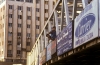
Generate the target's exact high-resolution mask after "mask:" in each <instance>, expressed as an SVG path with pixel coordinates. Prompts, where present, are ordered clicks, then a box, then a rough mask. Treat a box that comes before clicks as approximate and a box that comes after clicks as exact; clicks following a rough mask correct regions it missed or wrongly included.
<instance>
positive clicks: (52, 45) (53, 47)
mask: <svg viewBox="0 0 100 65" xmlns="http://www.w3.org/2000/svg"><path fill="white" fill-rule="evenodd" d="M55 52H56V40H54V41H52V42H51V55H53V54H54V53H55Z"/></svg>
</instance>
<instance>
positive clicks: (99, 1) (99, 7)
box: [98, 0, 100, 37]
mask: <svg viewBox="0 0 100 65" xmlns="http://www.w3.org/2000/svg"><path fill="white" fill-rule="evenodd" d="M98 1H99V2H98V3H99V5H98V6H99V37H100V0H98Z"/></svg>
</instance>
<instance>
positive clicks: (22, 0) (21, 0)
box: [16, 0, 24, 2]
mask: <svg viewBox="0 0 100 65" xmlns="http://www.w3.org/2000/svg"><path fill="white" fill-rule="evenodd" d="M16 1H20V2H24V0H16Z"/></svg>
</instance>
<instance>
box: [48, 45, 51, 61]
mask: <svg viewBox="0 0 100 65" xmlns="http://www.w3.org/2000/svg"><path fill="white" fill-rule="evenodd" d="M50 59H51V43H50V44H49V45H48V46H47V61H48V60H50Z"/></svg>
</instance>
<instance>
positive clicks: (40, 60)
mask: <svg viewBox="0 0 100 65" xmlns="http://www.w3.org/2000/svg"><path fill="white" fill-rule="evenodd" d="M39 65H42V55H41V53H40V54H39Z"/></svg>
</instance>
